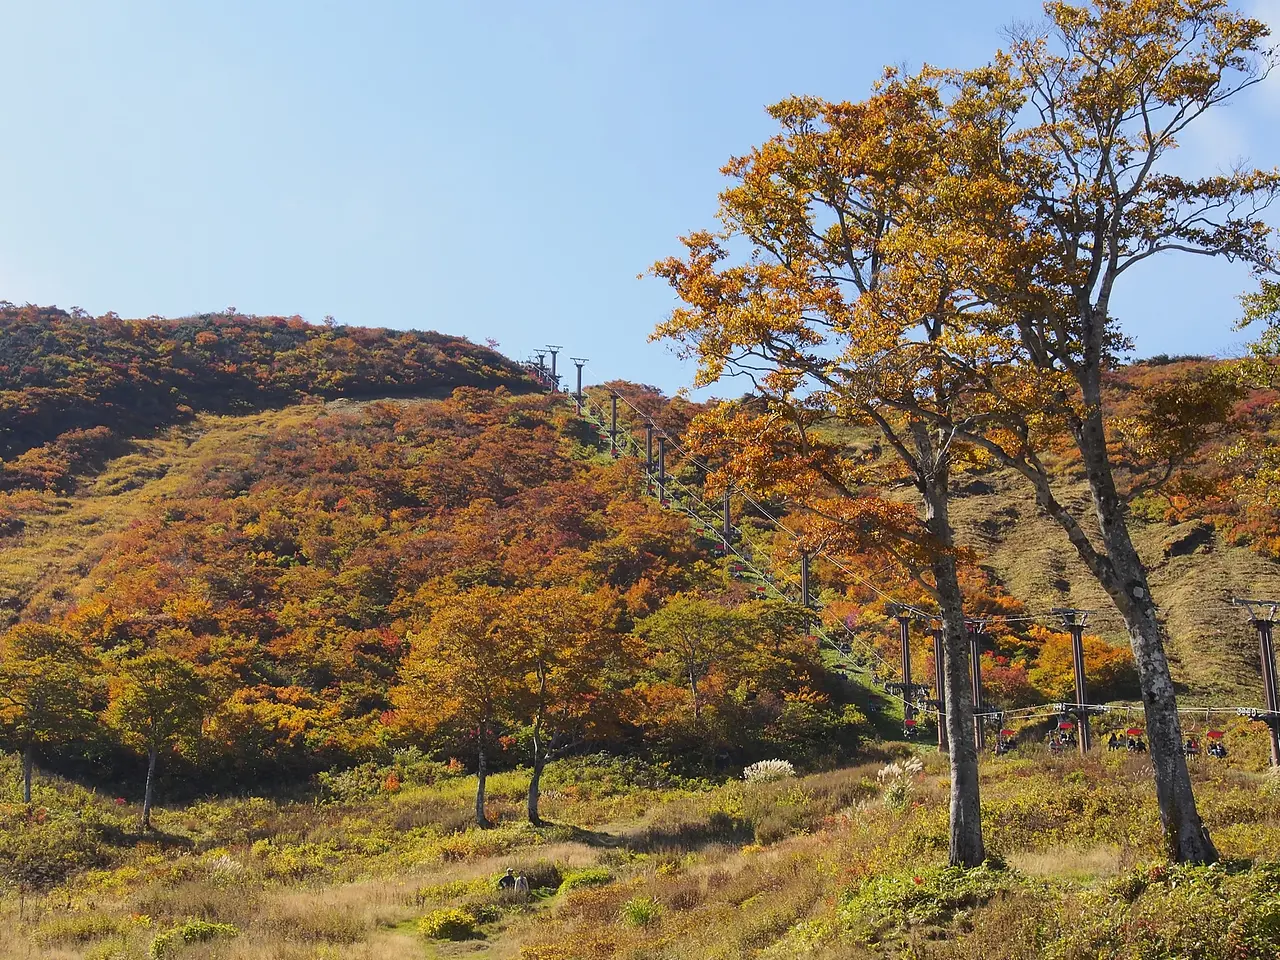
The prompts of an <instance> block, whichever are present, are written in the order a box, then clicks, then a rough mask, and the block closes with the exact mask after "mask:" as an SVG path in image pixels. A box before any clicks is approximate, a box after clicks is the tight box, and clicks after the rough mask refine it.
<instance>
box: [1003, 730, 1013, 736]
mask: <svg viewBox="0 0 1280 960" xmlns="http://www.w3.org/2000/svg"><path fill="white" fill-rule="evenodd" d="M1014 735H1015V734H1014V731H1012V730H1001V731H1000V736H1002V737H1012V736H1014Z"/></svg>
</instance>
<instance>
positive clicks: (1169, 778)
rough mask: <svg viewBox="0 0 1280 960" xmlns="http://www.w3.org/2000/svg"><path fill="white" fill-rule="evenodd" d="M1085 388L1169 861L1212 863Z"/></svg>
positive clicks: (1143, 587)
mask: <svg viewBox="0 0 1280 960" xmlns="http://www.w3.org/2000/svg"><path fill="white" fill-rule="evenodd" d="M1087 394H1088V392H1086V398H1085V399H1086V402H1090V414H1089V415H1088V416H1087V417H1086V418H1085V419H1084V421H1083V422H1082V423H1081V424H1080V426H1079V429H1078V430H1077V431H1076V442H1077V446H1078V447H1079V448H1080V453H1081V454H1082V456H1083V458H1084V467H1085V473H1086V476H1087V477H1088V481H1089V490H1090V492H1091V494H1092V497H1093V508H1094V513H1095V515H1096V517H1097V521H1098V529H1099V532H1100V533H1101V535H1102V543H1103V547H1104V548H1105V550H1106V553H1107V557H1108V559H1109V560H1110V566H1109V569H1106V568H1104V570H1103V576H1101V577H1099V579H1100V581H1101V582H1102V586H1103V588H1104V589H1105V590H1106V591H1107V594H1108V595H1109V596H1110V597H1111V600H1112V602H1113V603H1114V604H1115V606H1116V609H1117V610H1118V611H1119V612H1120V615H1121V616H1122V617H1123V618H1124V622H1125V626H1126V627H1127V628H1128V631H1129V641H1130V644H1131V646H1132V647H1133V656H1134V660H1135V661H1136V662H1137V667H1138V680H1139V683H1140V685H1141V687H1142V705H1143V709H1144V712H1145V713H1146V721H1147V739H1148V742H1149V743H1150V748H1151V764H1152V767H1153V770H1154V774H1155V785H1156V802H1157V803H1158V805H1159V808H1160V824H1161V826H1162V827H1163V829H1164V836H1165V846H1166V849H1167V852H1168V855H1169V857H1170V859H1172V860H1175V861H1177V862H1180V863H1213V862H1214V861H1216V860H1217V859H1218V851H1217V849H1216V848H1215V847H1214V845H1213V841H1212V840H1211V839H1210V838H1209V832H1208V830H1207V829H1206V828H1205V826H1204V824H1203V822H1202V821H1201V820H1200V813H1199V811H1198V810H1197V809H1196V800H1195V795H1194V794H1193V792H1192V789H1191V775H1190V772H1189V771H1188V769H1187V758H1186V754H1185V753H1184V752H1183V747H1182V726H1181V723H1180V721H1179V718H1178V702H1177V698H1176V697H1175V695H1174V689H1173V678H1172V677H1171V676H1170V674H1169V660H1168V658H1167V656H1166V655H1165V650H1164V628H1163V627H1162V625H1161V623H1160V617H1159V611H1158V610H1157V609H1156V604H1155V600H1154V599H1153V598H1152V596H1151V587H1150V585H1149V584H1148V582H1147V571H1146V567H1145V566H1144V565H1143V563H1142V559H1141V558H1140V557H1139V556H1138V552H1137V550H1135V549H1134V546H1133V540H1132V538H1131V537H1130V536H1129V528H1128V527H1127V526H1126V524H1125V520H1126V515H1127V512H1128V511H1127V505H1126V504H1125V503H1124V501H1123V500H1122V499H1121V498H1120V496H1119V494H1118V493H1117V491H1116V486H1115V478H1114V476H1113V474H1112V471H1111V463H1110V460H1109V458H1108V456H1107V449H1106V433H1105V427H1104V424H1103V419H1102V412H1101V404H1100V403H1093V402H1091V399H1092V398H1090V397H1089V396H1088V395H1087Z"/></svg>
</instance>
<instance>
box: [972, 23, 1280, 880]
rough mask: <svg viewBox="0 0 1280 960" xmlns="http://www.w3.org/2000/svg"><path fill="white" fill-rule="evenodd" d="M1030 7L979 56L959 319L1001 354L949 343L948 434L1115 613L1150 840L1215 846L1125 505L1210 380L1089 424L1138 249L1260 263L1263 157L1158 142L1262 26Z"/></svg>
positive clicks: (1251, 66) (1255, 64)
mask: <svg viewBox="0 0 1280 960" xmlns="http://www.w3.org/2000/svg"><path fill="white" fill-rule="evenodd" d="M1045 10H1046V13H1047V14H1048V19H1047V24H1046V26H1045V28H1044V29H1043V30H1040V29H1036V28H1032V27H1027V28H1019V29H1018V30H1017V31H1015V33H1014V36H1013V43H1012V46H1011V48H1010V50H1009V52H1008V53H1007V54H1002V55H1000V56H999V57H998V58H997V59H996V62H995V64H994V66H993V68H992V83H993V84H996V85H998V86H1008V87H1009V88H1010V89H1011V90H1012V91H1014V92H1015V93H1016V95H1017V97H1018V98H1019V99H1021V100H1022V101H1023V102H1024V103H1025V108H1024V109H1023V110H1022V111H1021V113H1020V114H1019V115H1018V116H1017V117H1015V118H1012V119H1011V122H1008V123H1006V124H1005V125H1004V126H1003V127H1002V128H1001V129H1000V131H999V136H1000V138H1001V140H1002V141H1003V142H1002V145H1001V147H1000V149H999V151H998V152H997V153H996V154H995V155H994V156H993V157H991V158H989V159H990V160H991V166H990V168H989V175H990V176H992V177H995V178H996V179H999V180H1002V181H1003V182H1004V184H1005V186H1006V187H1007V188H1008V190H1007V191H1006V192H1005V193H1003V194H1000V193H997V194H993V196H994V197H995V198H996V199H995V201H994V202H993V200H992V199H991V198H987V199H986V200H984V202H983V203H982V204H975V206H974V214H973V216H972V217H971V218H970V219H971V223H972V224H973V225H974V229H975V230H977V231H978V233H979V234H981V235H984V239H983V240H982V241H981V242H979V243H976V244H975V245H974V257H973V259H974V264H973V269H974V271H975V273H976V274H978V279H976V280H975V281H973V282H974V283H975V285H976V286H978V287H979V288H980V289H982V290H983V292H984V294H985V296H986V297H987V298H988V299H989V300H990V301H991V302H993V303H995V304H996V305H997V306H998V308H999V309H998V310H996V311H994V312H989V313H986V314H983V315H982V316H978V317H973V318H971V319H972V320H973V323H972V324H971V330H972V332H973V333H974V334H975V335H979V334H986V335H994V336H998V337H999V338H1001V339H1003V340H1004V341H1005V342H1006V343H1009V344H1014V345H1016V346H1017V353H1016V355H1015V356H1014V357H1013V358H1012V359H1013V360H1014V361H1015V362H1014V363H1013V364H1012V365H1010V366H1009V367H1007V368H1005V369H1003V370H975V369H974V368H973V367H972V365H971V364H970V363H968V362H967V360H965V359H964V358H957V366H958V367H960V368H962V369H963V370H964V372H965V375H966V376H968V377H969V378H970V380H971V381H972V382H973V389H974V390H975V394H976V397H975V402H979V403H985V404H987V405H988V407H989V409H988V410H987V412H986V416H985V417H984V418H983V419H982V420H981V421H980V422H977V423H975V424H973V425H972V427H973V429H971V430H969V431H967V432H966V435H965V439H966V440H968V441H970V442H973V443H976V444H978V445H980V446H981V447H982V448H983V449H984V450H985V452H986V453H987V454H989V455H990V456H991V457H992V458H993V459H994V460H996V461H997V462H999V463H1001V464H1003V465H1005V466H1007V467H1010V468H1012V469H1013V470H1015V471H1017V472H1018V473H1019V474H1021V475H1022V476H1023V477H1024V478H1025V479H1026V480H1027V481H1028V482H1029V483H1030V485H1031V489H1032V490H1033V491H1034V493H1035V496H1036V499H1037V502H1038V503H1039V505H1040V507H1041V508H1042V509H1043V510H1044V511H1045V512H1046V513H1047V514H1048V515H1049V516H1050V517H1051V518H1053V519H1054V520H1055V521H1056V522H1057V523H1058V524H1059V525H1060V526H1061V527H1062V529H1063V530H1064V531H1065V532H1066V534H1067V536H1068V538H1069V539H1070V542H1071V543H1072V545H1073V546H1074V547H1075V549H1076V551H1077V552H1078V554H1079V556H1080V558H1081V560H1082V561H1083V562H1084V564H1085V566H1086V567H1087V568H1088V569H1089V571H1090V573H1091V574H1092V575H1093V576H1094V577H1095V578H1096V579H1097V580H1098V582H1099V583H1100V584H1101V586H1102V587H1103V588H1104V589H1105V590H1106V592H1107V594H1108V596H1109V597H1110V599H1111V601H1112V603H1113V604H1114V605H1115V607H1116V609H1117V611H1118V612H1119V613H1120V615H1121V616H1122V617H1123V619H1124V621H1125V624H1126V626H1127V628H1128V632H1129V635H1130V638H1131V644H1132V647H1133V652H1134V657H1135V660H1136V662H1137V668H1138V675H1139V679H1140V682H1141V685H1142V693H1143V701H1144V706H1145V711H1146V720H1147V731H1148V734H1149V737H1150V744H1151V758H1152V762H1153V767H1154V777H1155V784H1156V794H1157V799H1158V802H1159V808H1160V818H1161V823H1162V826H1163V829H1164V833H1165V839H1166V845H1167V851H1168V854H1169V856H1170V857H1171V858H1172V859H1175V860H1179V861H1192V862H1209V861H1212V860H1214V859H1216V858H1217V851H1216V850H1215V848H1214V846H1213V843H1212V841H1211V840H1210V839H1209V836H1208V833H1207V831H1206V830H1205V829H1204V826H1203V824H1202V822H1201V820H1200V816H1199V813H1198V811H1197V809H1196V803H1195V798H1194V796H1193V793H1192V788H1191V780H1190V777H1189V774H1188V771H1187V763H1186V757H1185V755H1184V753H1183V750H1182V737H1181V729H1180V725H1179V721H1178V713H1177V703H1176V699H1175V695H1174V687H1173V681H1172V679H1171V677H1170V673H1169V665H1168V659H1167V657H1166V654H1165V650H1164V628H1163V626H1162V623H1161V619H1160V615H1159V611H1158V609H1157V606H1156V603H1155V601H1154V599H1153V598H1152V595H1151V588H1150V584H1149V582H1148V577H1147V571H1146V567H1145V565H1144V563H1143V561H1142V559H1141V557H1139V555H1138V552H1137V550H1136V549H1135V548H1134V545H1133V542H1132V539H1131V537H1130V533H1129V529H1128V526H1127V524H1126V517H1127V515H1128V504H1129V502H1130V500H1131V499H1132V498H1133V497H1135V496H1138V495H1141V494H1142V493H1144V492H1145V491H1146V490H1148V489H1150V488H1151V485H1152V484H1157V483H1159V482H1161V480H1162V479H1163V478H1165V477H1167V476H1169V475H1170V474H1171V473H1172V472H1173V471H1174V470H1176V469H1177V467H1178V465H1179V463H1180V462H1183V461H1185V460H1186V459H1187V458H1188V457H1189V456H1190V455H1192V454H1193V453H1194V449H1195V446H1196V444H1197V443H1198V442H1199V441H1200V439H1201V438H1202V436H1203V435H1204V434H1205V433H1206V432H1210V433H1211V432H1213V431H1214V430H1215V429H1216V428H1217V426H1218V424H1219V423H1220V422H1221V419H1222V417H1223V415H1224V412H1225V409H1224V404H1226V403H1229V400H1230V397H1229V393H1228V391H1225V390H1224V389H1222V385H1221V384H1208V385H1203V384H1202V385H1197V384H1188V385H1186V386H1185V387H1184V388H1182V389H1181V395H1180V396H1179V395H1164V396H1152V397H1150V398H1149V400H1150V402H1149V403H1148V404H1147V405H1146V407H1147V409H1146V410H1145V412H1144V413H1143V414H1142V416H1140V417H1139V418H1138V419H1137V420H1133V421H1130V422H1116V423H1110V424H1109V423H1108V421H1107V411H1106V409H1105V408H1104V393H1103V387H1104V382H1105V374H1106V372H1107V370H1108V369H1109V368H1110V367H1113V366H1114V365H1115V363H1116V361H1117V358H1118V356H1119V355H1120V354H1122V353H1123V352H1124V350H1125V349H1126V348H1127V344H1128V342H1127V339H1126V338H1125V335H1124V332H1123V330H1122V329H1121V327H1120V325H1119V322H1118V320H1117V318H1116V317H1115V315H1114V314H1113V313H1112V303H1113V300H1114V296H1115V292H1116V290H1117V289H1119V288H1120V287H1122V286H1123V282H1124V280H1125V278H1126V277H1127V276H1132V275H1133V273H1134V272H1136V268H1138V267H1140V265H1141V264H1142V263H1143V262H1144V261H1147V260H1149V259H1151V258H1153V257H1156V256H1159V255H1162V254H1168V253H1184V254H1192V255H1201V256H1210V257H1224V258H1227V259H1231V260H1238V261H1243V262H1244V263H1247V264H1250V265H1251V266H1253V267H1254V268H1255V269H1257V270H1259V271H1262V272H1267V271H1271V270H1273V269H1274V268H1275V266H1276V258H1275V254H1274V251H1273V249H1272V247H1271V245H1270V243H1269V237H1270V230H1269V228H1268V227H1267V225H1266V224H1265V223H1264V222H1263V221H1262V219H1261V212H1262V210H1263V208H1264V207H1265V206H1266V205H1267V204H1268V203H1269V202H1270V201H1271V200H1272V198H1273V197H1274V196H1275V193H1276V191H1277V189H1280V173H1277V172H1274V171H1271V172H1267V171H1259V170H1248V169H1237V170H1232V171H1230V172H1226V173H1214V174H1212V175H1209V176H1203V177H1187V176H1184V175H1181V174H1180V173H1176V172H1174V170H1173V169H1172V165H1171V164H1170V159H1169V158H1170V155H1171V154H1172V153H1173V151H1174V150H1175V149H1176V147H1177V146H1178V143H1179V140H1180V139H1182V138H1183V137H1184V135H1185V134H1186V131H1187V130H1188V128H1189V127H1191V126H1192V125H1193V124H1195V123H1196V122H1197V121H1198V120H1199V119H1200V118H1201V117H1203V116H1204V115H1205V114H1206V113H1208V112H1209V111H1211V110H1213V109H1214V108H1216V107H1218V106H1220V105H1221V104H1223V103H1224V102H1226V101H1228V100H1230V99H1232V98H1233V97H1235V96H1236V95H1237V94H1239V93H1240V92H1241V91H1243V90H1245V89H1247V88H1249V87H1251V86H1253V85H1254V84H1256V83H1258V82H1259V81H1260V80H1261V79H1262V77H1263V76H1265V74H1266V73H1267V71H1268V69H1269V66H1270V52H1269V51H1268V50H1267V49H1266V48H1265V47H1264V41H1265V38H1266V36H1267V34H1268V30H1267V27H1266V26H1265V25H1264V24H1263V23H1262V22H1260V21H1258V20H1255V19H1252V18H1249V17H1246V16H1243V15H1242V14H1239V13H1237V12H1235V11H1233V10H1232V9H1231V8H1230V6H1229V5H1228V3H1227V2H1226V0H1144V2H1140V3H1135V2H1132V0H1091V2H1089V3H1085V4H1081V5H1072V4H1068V3H1062V2H1049V3H1046V4H1045ZM1008 197H1012V203H1009V204H1008V205H1007V206H1006V198H1008ZM1028 385H1030V386H1031V387H1033V389H1028ZM1046 413H1049V414H1051V416H1049V417H1046ZM1058 425H1061V426H1062V427H1065V431H1066V433H1067V434H1068V435H1069V436H1070V438H1071V440H1072V441H1073V443H1074V446H1075V448H1076V452H1077V453H1078V455H1079V457H1080V463H1081V466H1082V468H1083V473H1084V476H1085V479H1086V481H1087V483H1088V486H1089V490H1090V494H1091V500H1092V508H1093V509H1092V514H1093V522H1094V523H1095V524H1096V532H1095V534H1094V535H1093V536H1090V534H1089V533H1087V532H1086V528H1085V527H1086V524H1087V523H1089V521H1086V520H1084V519H1082V518H1080V517H1078V516H1077V514H1076V513H1075V512H1074V511H1073V510H1071V509H1070V508H1069V501H1067V499H1066V498H1065V497H1063V496H1061V495H1060V494H1059V492H1058V491H1056V490H1055V489H1054V487H1053V484H1052V482H1051V475H1050V473H1049V471H1048V470H1047V469H1046V467H1045V465H1044V463H1043V461H1042V459H1041V454H1042V453H1043V452H1044V451H1045V449H1046V446H1047V445H1048V444H1050V442H1051V440H1052V437H1053V434H1054V432H1055V431H1054V430H1053V429H1046V426H1049V427H1053V428H1055V429H1056V427H1057V426H1058ZM1119 447H1125V448H1127V452H1126V449H1118V448H1119ZM1130 454H1134V455H1135V456H1130ZM1135 466H1136V467H1137V469H1135Z"/></svg>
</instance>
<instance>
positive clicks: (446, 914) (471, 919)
mask: <svg viewBox="0 0 1280 960" xmlns="http://www.w3.org/2000/svg"><path fill="white" fill-rule="evenodd" d="M418 932H419V933H420V934H422V935H423V936H424V937H427V938H429V939H431V940H466V939H469V938H470V937H474V936H475V935H476V917H475V914H473V913H470V912H468V911H466V910H459V909H457V908H456V907H445V908H444V909H442V910H432V911H431V912H430V913H428V914H427V915H426V916H425V917H423V918H422V919H421V920H419V921H418Z"/></svg>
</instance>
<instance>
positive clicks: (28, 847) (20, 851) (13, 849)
mask: <svg viewBox="0 0 1280 960" xmlns="http://www.w3.org/2000/svg"><path fill="white" fill-rule="evenodd" d="M6 813H7V814H8V815H4V816H0V879H4V880H8V881H10V882H11V883H17V884H23V885H26V886H29V887H36V888H40V889H42V888H46V887H50V886H53V885H55V884H57V883H61V882H62V881H63V880H65V879H66V878H67V877H69V876H71V875H72V874H74V873H79V872H80V871H81V870H86V869H88V868H90V867H98V866H104V865H105V864H106V862H107V859H108V851H107V849H106V847H105V846H104V845H103V843H102V832H103V830H104V827H105V825H104V824H102V823H101V822H100V821H99V820H98V818H97V816H96V814H95V812H94V811H93V810H91V809H87V808H82V809H60V810H46V809H44V808H37V809H35V810H34V811H32V812H30V813H28V812H27V811H26V809H25V808H18V807H12V808H8V810H7V811H6Z"/></svg>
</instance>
